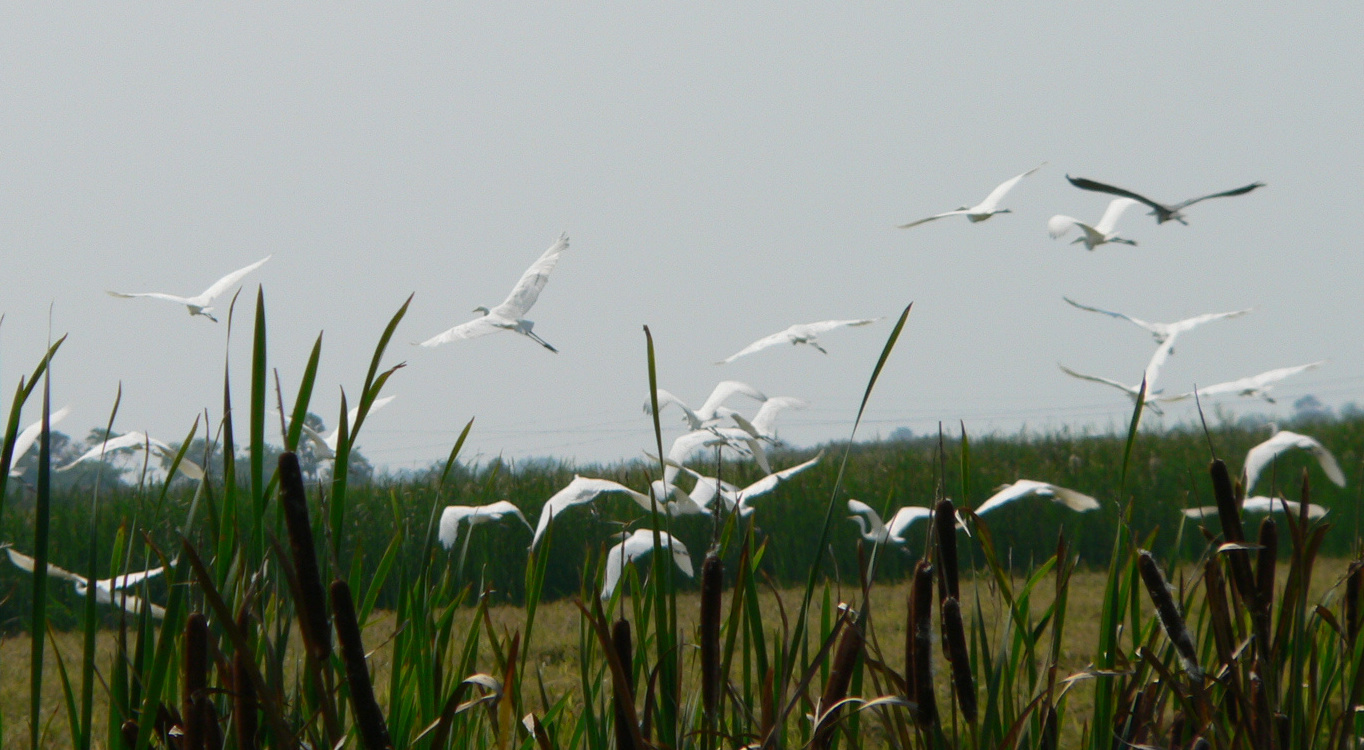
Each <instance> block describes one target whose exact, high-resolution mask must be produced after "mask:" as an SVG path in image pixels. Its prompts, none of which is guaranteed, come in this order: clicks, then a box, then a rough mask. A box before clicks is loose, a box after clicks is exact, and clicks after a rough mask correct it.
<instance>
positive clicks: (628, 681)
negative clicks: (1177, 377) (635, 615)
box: [611, 618, 635, 750]
mask: <svg viewBox="0 0 1364 750" xmlns="http://www.w3.org/2000/svg"><path fill="white" fill-rule="evenodd" d="M611 646H612V648H614V649H615V652H616V657H617V658H618V659H619V660H620V666H621V671H622V673H624V675H625V686H624V687H625V690H623V691H616V692H615V693H614V699H613V700H612V709H613V713H614V715H615V717H616V750H635V739H634V733H633V732H631V731H630V730H631V727H630V722H631V719H630V714H631V713H632V712H630V711H627V710H626V708H625V706H624V705H623V704H622V703H621V701H622V700H624V696H622V693H625V694H627V695H628V696H629V698H630V701H631V702H632V703H633V701H634V696H635V678H634V674H635V673H634V669H633V667H632V665H633V664H634V658H635V649H634V644H633V643H632V642H631V638H630V622H629V621H628V620H626V619H625V618H621V619H619V620H616V624H615V625H613V626H611Z"/></svg>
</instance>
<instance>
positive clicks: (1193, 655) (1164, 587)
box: [1137, 550, 1203, 681]
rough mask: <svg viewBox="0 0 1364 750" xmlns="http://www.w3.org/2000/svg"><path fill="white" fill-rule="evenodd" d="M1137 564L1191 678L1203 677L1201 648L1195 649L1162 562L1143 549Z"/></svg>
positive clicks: (1172, 642) (1157, 610)
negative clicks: (1166, 579) (1199, 651)
mask: <svg viewBox="0 0 1364 750" xmlns="http://www.w3.org/2000/svg"><path fill="white" fill-rule="evenodd" d="M1137 568H1138V570H1139V571H1140V572H1141V580H1142V583H1144V584H1146V593H1147V594H1149V595H1150V597H1151V603H1152V604H1154V605H1155V606H1156V617H1158V618H1159V619H1160V625H1161V627H1162V628H1164V629H1165V635H1166V637H1167V638H1169V639H1170V643H1171V644H1173V645H1174V647H1175V653H1177V654H1178V655H1179V661H1180V663H1181V664H1183V666H1184V671H1185V672H1187V673H1188V675H1189V677H1190V678H1191V679H1194V680H1199V681H1201V680H1202V679H1203V671H1202V670H1201V669H1199V668H1198V652H1197V651H1196V650H1195V649H1194V643H1193V636H1191V635H1190V634H1189V628H1188V626H1186V625H1185V623H1184V615H1183V614H1181V613H1180V611H1179V605H1177V604H1175V598H1174V596H1172V595H1171V594H1170V587H1169V585H1168V584H1166V583H1165V576H1164V574H1162V573H1161V572H1160V566H1159V565H1156V560H1155V558H1154V557H1152V556H1151V553H1150V552H1147V551H1146V550H1142V551H1141V553H1140V554H1139V555H1138V558H1137Z"/></svg>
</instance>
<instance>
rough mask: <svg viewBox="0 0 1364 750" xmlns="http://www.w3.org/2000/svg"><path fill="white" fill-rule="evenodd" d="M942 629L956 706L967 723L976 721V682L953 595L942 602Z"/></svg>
mask: <svg viewBox="0 0 1364 750" xmlns="http://www.w3.org/2000/svg"><path fill="white" fill-rule="evenodd" d="M942 631H943V641H944V647H945V648H946V650H947V659H948V661H950V662H951V663H952V688H953V689H954V690H955V691H956V693H957V708H958V709H959V710H960V711H961V715H962V718H964V719H966V721H967V722H968V723H972V724H974V723H975V721H976V683H975V679H974V678H973V677H972V675H971V655H970V653H969V652H968V651H967V650H966V627H965V626H964V625H963V624H962V620H961V605H960V604H958V603H957V600H956V598H955V597H950V596H949V597H948V598H947V599H945V600H943V603H942Z"/></svg>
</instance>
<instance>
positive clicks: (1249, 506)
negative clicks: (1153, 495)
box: [1181, 495, 1326, 518]
mask: <svg viewBox="0 0 1364 750" xmlns="http://www.w3.org/2000/svg"><path fill="white" fill-rule="evenodd" d="M1285 506H1287V507H1288V512H1290V513H1292V514H1293V515H1298V514H1299V513H1301V512H1302V505H1300V504H1299V503H1298V502H1297V501H1296V500H1285V499H1283V498H1281V497H1265V496H1263V495H1257V496H1255V497H1248V498H1246V501H1245V502H1243V503H1241V512H1243V513H1282V512H1284V507H1285ZM1181 512H1182V513H1183V514H1184V515H1186V516H1188V517H1189V518H1207V517H1209V516H1216V515H1217V506H1216V505H1207V506H1204V507H1202V508H1185V509H1184V510H1183V511H1181ZM1324 515H1326V509H1325V508H1323V507H1321V506H1320V505H1317V504H1316V503H1308V504H1307V517H1308V518H1321V517H1322V516H1324Z"/></svg>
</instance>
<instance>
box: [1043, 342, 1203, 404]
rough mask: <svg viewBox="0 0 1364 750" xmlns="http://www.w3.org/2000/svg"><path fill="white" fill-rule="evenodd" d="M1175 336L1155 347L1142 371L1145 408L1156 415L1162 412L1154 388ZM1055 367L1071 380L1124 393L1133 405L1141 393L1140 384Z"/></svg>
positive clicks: (1059, 365) (1061, 366)
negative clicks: (1106, 386) (1144, 384)
mask: <svg viewBox="0 0 1364 750" xmlns="http://www.w3.org/2000/svg"><path fill="white" fill-rule="evenodd" d="M1176 336H1177V334H1172V335H1171V336H1170V337H1169V338H1167V339H1165V343H1163V344H1161V345H1160V346H1158V347H1156V351H1155V352H1154V353H1153V354H1152V355H1151V359H1150V360H1149V361H1148V362H1147V363H1146V369H1145V370H1143V371H1142V374H1143V377H1144V379H1145V380H1146V397H1145V406H1146V407H1147V408H1149V409H1150V410H1151V411H1153V412H1155V413H1157V414H1162V413H1163V412H1162V411H1161V409H1160V407H1159V406H1158V405H1157V404H1156V403H1155V402H1156V401H1157V399H1156V396H1155V394H1156V393H1158V392H1159V389H1157V388H1156V380H1157V379H1158V378H1159V377H1160V370H1161V368H1162V367H1164V366H1165V361H1166V360H1167V359H1169V358H1170V352H1172V351H1174V348H1175V338H1176ZM1056 366H1057V367H1060V368H1061V372H1064V373H1065V374H1067V375H1069V376H1071V377H1072V378H1079V379H1081V380H1089V381H1091V382H1094V383H1103V384H1104V385H1108V386H1112V387H1114V388H1117V389H1118V390H1120V391H1122V392H1123V393H1126V394H1127V397H1128V398H1130V399H1132V403H1134V404H1135V403H1136V402H1137V394H1138V393H1140V392H1141V384H1140V383H1138V384H1137V385H1128V384H1126V383H1120V382H1118V381H1116V380H1110V379H1109V378H1101V377H1099V376H1098V375H1085V374H1084V373H1079V372H1076V371H1074V370H1072V369H1070V368H1069V367H1066V366H1065V365H1063V364H1060V363H1058V364H1057V365H1056Z"/></svg>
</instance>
